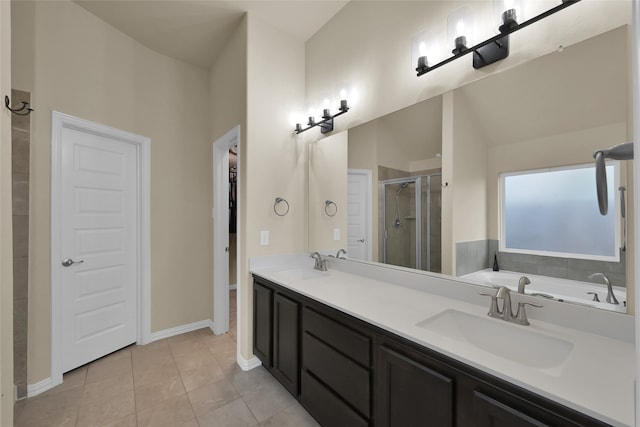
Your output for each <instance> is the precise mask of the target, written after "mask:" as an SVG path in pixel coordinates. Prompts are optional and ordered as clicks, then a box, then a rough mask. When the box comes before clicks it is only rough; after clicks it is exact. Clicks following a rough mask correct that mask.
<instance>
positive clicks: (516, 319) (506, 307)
mask: <svg viewBox="0 0 640 427" xmlns="http://www.w3.org/2000/svg"><path fill="white" fill-rule="evenodd" d="M522 287H523V291H524V285H522ZM478 293H479V294H480V295H484V296H488V297H491V306H490V307H489V312H488V313H487V314H488V315H489V316H490V317H495V318H497V319H502V320H505V321H507V322H512V323H517V324H518V325H524V326H526V325H529V319H528V318H527V311H526V310H525V306H526V305H531V306H533V307H538V308H542V306H541V305H538V304H533V303H530V302H524V301H520V302H518V309H517V310H516V313H515V314H513V308H512V306H511V291H510V290H509V288H507V287H506V286H500V287H499V288H498V290H497V291H496V294H495V295H492V294H490V293H486V292H478ZM498 299H501V300H502V310H500V307H498Z"/></svg>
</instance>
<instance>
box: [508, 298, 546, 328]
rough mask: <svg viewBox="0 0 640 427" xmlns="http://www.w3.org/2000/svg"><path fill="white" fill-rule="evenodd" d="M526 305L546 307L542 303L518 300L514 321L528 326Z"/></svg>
mask: <svg viewBox="0 0 640 427" xmlns="http://www.w3.org/2000/svg"><path fill="white" fill-rule="evenodd" d="M525 305H530V306H532V307H537V308H542V307H544V306H542V305H540V304H534V303H531V302H524V301H520V302H518V311H516V315H515V317H514V322H515V323H517V324H518V325H524V326H526V325H528V324H529V319H528V318H527V311H526V309H525Z"/></svg>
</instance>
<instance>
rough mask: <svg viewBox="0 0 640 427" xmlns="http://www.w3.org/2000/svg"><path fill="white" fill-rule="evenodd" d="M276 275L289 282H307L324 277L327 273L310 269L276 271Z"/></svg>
mask: <svg viewBox="0 0 640 427" xmlns="http://www.w3.org/2000/svg"><path fill="white" fill-rule="evenodd" d="M277 275H278V276H283V277H284V278H287V279H291V280H309V279H317V278H320V277H326V276H328V275H329V273H328V272H326V271H320V270H313V269H311V268H295V269H292V270H282V271H278V272H277Z"/></svg>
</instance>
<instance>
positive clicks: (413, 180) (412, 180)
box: [379, 175, 423, 270]
mask: <svg viewBox="0 0 640 427" xmlns="http://www.w3.org/2000/svg"><path fill="white" fill-rule="evenodd" d="M422 177H423V175H419V176H407V177H403V178H393V179H387V180H384V181H380V184H379V191H380V196H379V197H380V200H381V203H380V206H382V212H381V213H380V216H381V220H380V221H379V222H380V235H381V236H382V239H383V242H384V243H383V245H382V260H383V261H382V262H384V263H385V264H386V263H387V209H386V207H387V201H386V195H385V185H393V184H403V183H405V182H406V183H409V184H414V185H415V188H414V193H415V195H414V197H415V200H416V210H415V216H416V235H415V244H416V266H415V268H416V269H418V270H421V269H422V221H421V220H419V219H421V218H422V200H421V196H420V193H421V188H422ZM418 200H420V202H419V203H418ZM399 216H400V215H399V213H398V217H399Z"/></svg>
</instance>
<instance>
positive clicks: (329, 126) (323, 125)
mask: <svg viewBox="0 0 640 427" xmlns="http://www.w3.org/2000/svg"><path fill="white" fill-rule="evenodd" d="M338 111H339V113H336V114H333V115H332V114H331V110H329V109H328V108H325V109H324V110H323V112H322V120H320V121H319V122H316V119H315V118H314V117H313V116H310V117H309V121H308V122H307V127H306V128H303V127H302V125H301V124H300V123H296V129H295V132H296V134H299V133H302V132H305V131H307V130H309V129H311V128H312V127H315V126H320V133H322V134H325V133H328V132H331V131H332V130H333V119H334V118H335V117H338V116H341V115H343V114H344V113H346V112H347V111H349V105H348V104H347V100H346V99H343V100H342V101H340V107H338Z"/></svg>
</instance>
